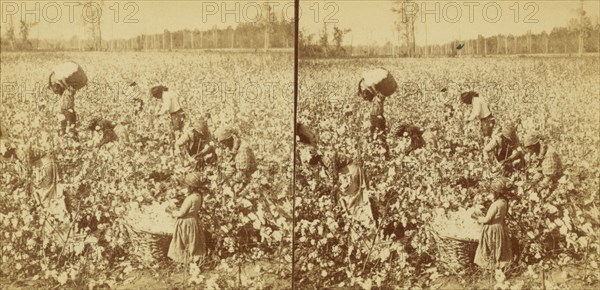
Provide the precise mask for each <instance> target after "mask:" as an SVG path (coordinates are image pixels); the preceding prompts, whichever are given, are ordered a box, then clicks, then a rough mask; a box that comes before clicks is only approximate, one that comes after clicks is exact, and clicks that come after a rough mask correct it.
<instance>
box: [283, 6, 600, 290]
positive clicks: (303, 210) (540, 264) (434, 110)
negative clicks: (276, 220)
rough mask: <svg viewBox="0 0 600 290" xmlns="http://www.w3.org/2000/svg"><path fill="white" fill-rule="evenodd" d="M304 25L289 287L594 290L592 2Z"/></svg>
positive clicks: (311, 19) (331, 15)
mask: <svg viewBox="0 0 600 290" xmlns="http://www.w3.org/2000/svg"><path fill="white" fill-rule="evenodd" d="M299 10H300V12H301V17H300V18H299V33H298V45H299V49H298V55H299V58H300V59H299V65H298V80H299V83H298V97H297V116H298V117H297V119H296V122H297V123H296V139H297V146H296V158H295V162H296V171H295V172H296V183H295V189H296V194H295V196H296V203H295V208H294V218H295V221H294V222H295V227H294V244H293V247H294V254H295V257H297V258H296V259H295V263H294V273H293V281H294V285H295V287H296V288H297V289H597V288H598V287H599V286H598V278H599V277H600V276H598V273H599V271H598V259H599V254H600V248H599V246H600V243H599V240H598V238H599V236H598V228H599V224H600V220H599V218H600V216H599V211H598V202H599V200H598V196H599V187H600V183H599V181H600V175H599V174H600V172H599V171H598V168H599V162H598V160H599V155H598V153H599V152H598V149H599V148H600V147H599V145H600V144H599V141H600V138H599V134H598V132H599V129H600V128H599V126H600V113H599V112H600V110H599V109H600V107H599V105H600V100H599V99H600V96H599V92H600V82H599V79H600V67H599V65H600V62H599V54H598V52H599V50H598V47H599V32H600V26H599V24H598V14H599V11H600V8H599V4H598V2H597V1H411V0H397V1H328V2H322V1H307V0H301V1H300V5H299ZM317 12H318V13H317Z"/></svg>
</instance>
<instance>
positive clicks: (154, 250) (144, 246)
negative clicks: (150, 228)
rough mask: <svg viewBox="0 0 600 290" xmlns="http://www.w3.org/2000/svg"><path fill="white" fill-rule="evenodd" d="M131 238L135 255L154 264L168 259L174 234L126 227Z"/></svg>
mask: <svg viewBox="0 0 600 290" xmlns="http://www.w3.org/2000/svg"><path fill="white" fill-rule="evenodd" d="M125 227H126V228H127V232H128V233H129V238H130V240H131V241H132V242H133V247H134V253H135V254H136V255H137V256H138V257H139V258H140V259H141V260H142V261H144V262H148V263H152V262H157V261H164V260H166V259H167V252H168V251H169V244H170V243H171V238H172V236H173V235H172V234H166V233H150V232H147V231H144V230H140V229H136V228H134V227H133V226H131V225H126V226H125Z"/></svg>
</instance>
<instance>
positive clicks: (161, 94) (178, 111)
mask: <svg viewBox="0 0 600 290" xmlns="http://www.w3.org/2000/svg"><path fill="white" fill-rule="evenodd" d="M150 93H151V94H152V96H153V97H155V98H157V99H159V100H162V105H161V106H160V107H159V108H158V110H157V111H156V116H161V115H164V114H167V113H169V114H170V115H171V128H172V129H173V137H174V138H175V139H176V138H178V137H179V135H180V134H181V131H182V130H183V126H184V123H185V113H184V111H183V109H182V108H181V104H180V103H179V95H178V94H177V93H176V92H173V91H169V88H167V87H165V86H163V85H159V86H155V87H152V88H151V89H150Z"/></svg>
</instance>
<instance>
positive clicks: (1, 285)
mask: <svg viewBox="0 0 600 290" xmlns="http://www.w3.org/2000/svg"><path fill="white" fill-rule="evenodd" d="M273 268H274V267H273V265H270V264H269V263H268V262H258V263H256V264H248V265H244V266H243V267H242V268H241V275H240V276H238V273H237V271H230V272H228V271H224V270H221V269H213V270H210V271H205V272H203V273H201V274H200V275H202V276H203V277H204V279H203V281H201V282H199V283H187V285H186V283H185V281H186V280H187V281H188V282H189V279H190V276H189V275H187V276H186V275H184V271H183V269H143V270H134V271H132V272H130V273H128V274H127V275H126V276H125V277H124V281H121V282H120V283H118V284H116V285H115V286H114V288H115V289H122V290H129V289H131V290H137V289H149V290H153V289H171V290H175V289H236V288H237V289H290V288H291V287H290V283H291V277H281V276H280V275H277V274H276V273H275V272H276V271H272V270H273ZM584 273H585V269H584V268H583V267H575V266H569V267H565V268H562V269H556V270H551V271H549V272H548V273H547V274H546V275H545V283H544V284H545V285H544V286H545V289H547V290H550V289H561V290H562V289H565V290H568V289H571V290H592V289H594V290H595V289H600V283H598V282H595V283H592V284H590V283H586V282H585V281H583V275H584ZM211 277H219V279H218V280H214V281H213V282H215V283H211V282H210V281H209V280H211V279H210V278H211ZM239 277H241V279H242V281H241V282H242V283H241V284H242V287H238V286H237V285H239V284H238V283H239V279H238V278H239ZM490 278H491V277H490V276H487V275H486V276H485V277H484V276H483V275H481V277H480V278H475V279H474V280H473V281H468V282H465V281H461V279H460V278H459V277H457V276H444V277H440V278H437V279H436V280H434V281H432V282H431V283H430V284H429V289H435V290H458V289H470V290H484V289H486V290H487V289H498V288H493V287H494V286H495V285H496V282H495V281H494V280H490ZM506 281H507V282H508V283H505V285H507V288H505V289H544V288H543V286H542V277H541V275H538V276H537V277H531V276H527V275H525V274H521V275H519V276H516V277H508V278H507V280H506ZM232 285H233V287H232ZM105 288H108V287H106V286H104V287H97V288H95V289H105ZM0 289H19V290H24V289H53V290H54V289H82V287H81V286H79V287H77V286H73V285H71V286H67V287H61V286H52V285H50V284H49V283H48V282H47V281H43V280H37V281H18V282H15V281H12V282H11V281H8V280H5V279H0Z"/></svg>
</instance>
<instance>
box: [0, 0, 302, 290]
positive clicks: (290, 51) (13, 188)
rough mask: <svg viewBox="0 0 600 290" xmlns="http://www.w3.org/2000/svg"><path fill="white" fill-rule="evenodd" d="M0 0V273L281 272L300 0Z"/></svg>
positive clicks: (113, 279) (118, 277) (56, 280)
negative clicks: (252, 0)
mask: <svg viewBox="0 0 600 290" xmlns="http://www.w3.org/2000/svg"><path fill="white" fill-rule="evenodd" d="M1 6H2V7H1V10H0V14H1V21H2V22H1V24H0V49H1V50H0V65H1V74H0V82H1V88H0V89H1V91H0V93H1V94H0V96H1V97H0V233H1V234H0V258H1V262H0V288H5V287H8V288H11V289H12V288H16V289H31V288H34V289H106V288H111V289H112V288H123V289H232V288H235V289H248V288H267V289H288V288H291V280H292V270H291V267H292V266H291V265H292V216H293V214H292V177H293V162H292V161H293V160H292V158H293V157H292V156H293V145H294V136H293V135H294V41H295V37H294V25H295V22H294V21H295V20H294V14H295V10H294V9H295V7H294V1H269V2H260V1H258V2H251V1H129V2H127V1H108V0H107V1H84V2H61V1H2V3H1Z"/></svg>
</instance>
